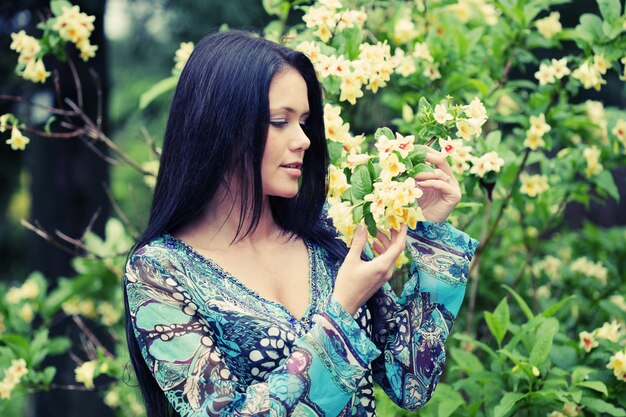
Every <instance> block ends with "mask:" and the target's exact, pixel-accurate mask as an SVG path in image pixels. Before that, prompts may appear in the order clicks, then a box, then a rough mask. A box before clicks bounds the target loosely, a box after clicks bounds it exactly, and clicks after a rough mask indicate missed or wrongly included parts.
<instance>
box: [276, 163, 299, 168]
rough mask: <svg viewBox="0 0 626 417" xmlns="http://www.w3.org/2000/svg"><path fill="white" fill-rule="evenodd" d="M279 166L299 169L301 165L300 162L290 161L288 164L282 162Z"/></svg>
mask: <svg viewBox="0 0 626 417" xmlns="http://www.w3.org/2000/svg"><path fill="white" fill-rule="evenodd" d="M281 167H283V168H293V169H300V167H302V162H292V163H289V164H283V165H281Z"/></svg>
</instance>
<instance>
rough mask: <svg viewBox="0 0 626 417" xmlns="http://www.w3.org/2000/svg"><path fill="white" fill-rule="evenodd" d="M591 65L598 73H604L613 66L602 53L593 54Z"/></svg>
mask: <svg viewBox="0 0 626 417" xmlns="http://www.w3.org/2000/svg"><path fill="white" fill-rule="evenodd" d="M593 66H594V67H595V68H596V69H597V70H598V71H599V72H600V74H602V75H604V74H606V71H607V70H608V69H609V68H611V67H613V65H612V64H611V62H609V61H607V60H606V58H604V55H594V57H593Z"/></svg>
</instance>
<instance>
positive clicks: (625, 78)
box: [619, 20, 626, 81]
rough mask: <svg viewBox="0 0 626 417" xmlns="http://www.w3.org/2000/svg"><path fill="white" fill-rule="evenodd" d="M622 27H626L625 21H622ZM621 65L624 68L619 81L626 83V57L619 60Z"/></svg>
mask: <svg viewBox="0 0 626 417" xmlns="http://www.w3.org/2000/svg"><path fill="white" fill-rule="evenodd" d="M624 26H626V20H624ZM619 62H621V63H622V66H623V67H624V73H623V74H622V75H620V77H619V79H620V80H622V81H626V56H625V57H624V58H622V59H620V61H619Z"/></svg>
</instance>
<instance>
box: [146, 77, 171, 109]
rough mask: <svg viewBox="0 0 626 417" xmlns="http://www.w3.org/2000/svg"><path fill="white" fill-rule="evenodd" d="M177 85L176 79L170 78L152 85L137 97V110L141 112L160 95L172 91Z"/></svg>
mask: <svg viewBox="0 0 626 417" xmlns="http://www.w3.org/2000/svg"><path fill="white" fill-rule="evenodd" d="M176 84H178V77H176V76H171V77H168V78H165V79H163V80H161V81H159V82H157V83H156V84H154V85H153V86H152V87H150V89H148V91H146V92H145V93H143V94H142V95H141V97H139V109H140V110H143V109H145V108H146V107H148V105H149V104H150V103H152V102H153V101H154V100H156V99H157V98H158V97H160V96H161V95H163V94H165V93H167V92H169V91H171V90H173V89H174V88H176Z"/></svg>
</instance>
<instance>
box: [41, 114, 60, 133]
mask: <svg viewBox="0 0 626 417" xmlns="http://www.w3.org/2000/svg"><path fill="white" fill-rule="evenodd" d="M56 119H57V118H56V117H55V116H50V117H48V120H47V121H46V124H45V126H44V127H43V130H44V132H46V133H51V132H52V131H51V130H50V125H52V123H54V122H55V121H56Z"/></svg>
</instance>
